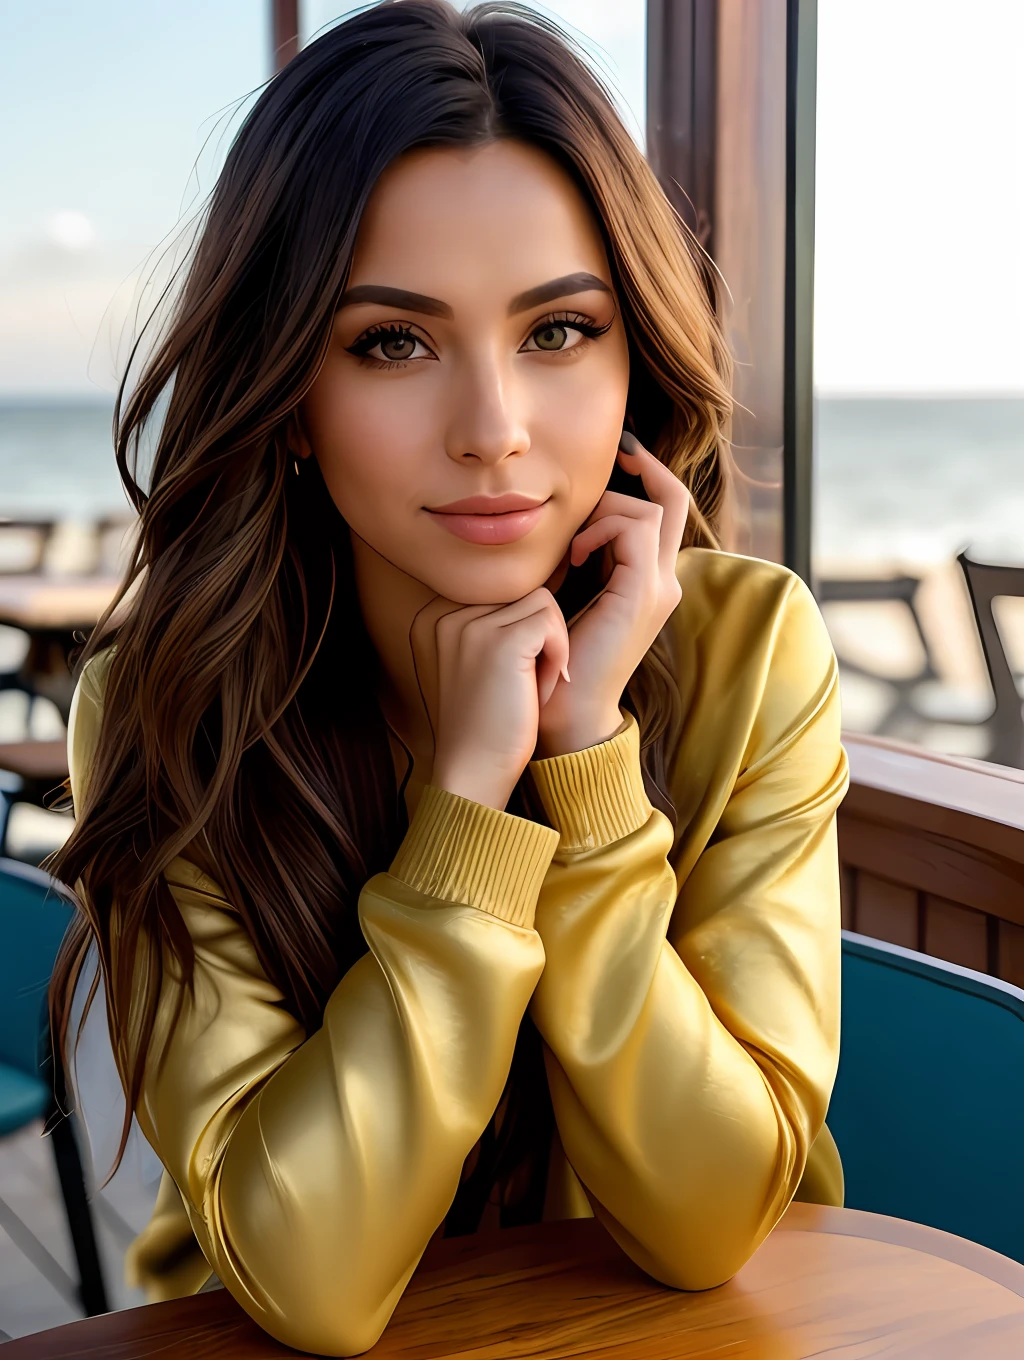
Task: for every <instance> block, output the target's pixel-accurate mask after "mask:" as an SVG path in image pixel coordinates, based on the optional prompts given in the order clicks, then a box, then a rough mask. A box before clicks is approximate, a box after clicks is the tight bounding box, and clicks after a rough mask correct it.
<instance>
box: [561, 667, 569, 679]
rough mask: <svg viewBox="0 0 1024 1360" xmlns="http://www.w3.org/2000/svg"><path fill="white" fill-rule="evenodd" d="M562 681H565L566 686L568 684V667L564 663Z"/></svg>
mask: <svg viewBox="0 0 1024 1360" xmlns="http://www.w3.org/2000/svg"><path fill="white" fill-rule="evenodd" d="M562 679H563V680H564V681H565V683H566V684H568V683H569V667H568V665H567V664H566V663H564V662H563V664H562Z"/></svg>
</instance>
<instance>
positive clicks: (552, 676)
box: [537, 606, 569, 708]
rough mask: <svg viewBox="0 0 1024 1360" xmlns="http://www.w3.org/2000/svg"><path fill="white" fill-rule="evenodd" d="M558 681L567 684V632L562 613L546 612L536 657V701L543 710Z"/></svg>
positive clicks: (558, 610)
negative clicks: (540, 645) (544, 625)
mask: <svg viewBox="0 0 1024 1360" xmlns="http://www.w3.org/2000/svg"><path fill="white" fill-rule="evenodd" d="M559 679H562V680H564V681H565V682H566V684H568V683H569V630H568V628H567V627H566V623H565V619H564V617H563V616H562V611H561V610H560V609H559V608H557V606H556V608H555V609H554V610H551V611H549V612H548V615H547V620H546V631H545V634H544V643H543V646H542V647H541V650H540V652H539V654H538V656H537V700H538V702H539V704H540V707H541V708H543V707H544V705H545V704H546V703H547V701H548V700H549V699H550V698H551V696H552V694H554V692H555V686H556V685H557V684H558V681H559Z"/></svg>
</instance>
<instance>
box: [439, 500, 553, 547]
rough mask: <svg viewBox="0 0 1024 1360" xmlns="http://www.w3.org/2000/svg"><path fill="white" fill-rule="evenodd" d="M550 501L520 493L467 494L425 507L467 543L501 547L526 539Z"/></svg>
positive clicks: (443, 526) (440, 522) (446, 527)
mask: <svg viewBox="0 0 1024 1360" xmlns="http://www.w3.org/2000/svg"><path fill="white" fill-rule="evenodd" d="M546 504H547V501H546V500H544V501H539V500H537V499H536V498H535V497H533V496H523V495H519V494H517V493H516V492H506V493H505V494H504V495H502V496H467V497H465V498H464V499H463V500H459V501H450V502H449V503H448V504H447V505H438V506H434V507H424V508H425V509H426V511H427V514H428V515H429V516H430V517H431V519H433V520H434V521H435V523H437V524H439V525H441V527H442V528H444V529H447V531H448V532H449V533H450V534H454V535H455V537H456V538H461V539H464V540H465V541H466V542H467V543H479V544H482V545H485V546H494V547H497V546H500V545H502V544H505V543H516V542H518V540H519V539H521V538H525V537H526V535H527V534H528V533H529V532H530V530H531V529H533V527H534V526H535V525H536V523H537V521H538V520H539V519H540V517H541V513H542V511H543V509H544V506H545V505H546Z"/></svg>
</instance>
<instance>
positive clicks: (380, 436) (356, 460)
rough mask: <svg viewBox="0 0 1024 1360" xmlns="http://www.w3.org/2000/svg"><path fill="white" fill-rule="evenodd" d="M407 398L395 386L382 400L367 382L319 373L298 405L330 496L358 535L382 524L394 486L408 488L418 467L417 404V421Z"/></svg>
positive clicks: (394, 503)
mask: <svg viewBox="0 0 1024 1360" xmlns="http://www.w3.org/2000/svg"><path fill="white" fill-rule="evenodd" d="M357 376H358V375H357ZM397 386H399V385H397V384H396V387H397ZM410 396H411V394H410ZM409 400H410V398H409V397H407V396H406V394H405V393H403V392H402V391H400V390H399V391H393V392H391V393H389V394H388V400H386V401H382V400H381V397H380V393H379V392H378V391H377V390H375V387H374V385H373V384H372V383H365V382H364V383H360V382H358V381H351V382H349V381H345V380H344V379H338V378H335V379H334V380H333V381H332V380H331V375H330V374H329V373H324V374H321V377H320V378H319V379H318V380H317V382H316V383H315V384H314V386H313V388H312V389H311V391H310V393H309V395H308V397H307V398H306V401H305V403H304V404H303V417H304V420H305V425H306V429H307V432H308V434H309V439H310V443H311V445H312V447H313V452H314V454H315V455H316V459H317V461H318V463H319V464H320V470H321V472H322V473H323V478H324V481H325V483H326V484H327V489H328V490H329V491H330V493H331V499H332V500H333V501H334V503H335V505H336V506H337V507H338V510H339V511H340V512H341V514H342V515H343V516H344V518H345V520H346V521H347V522H348V523H349V524H350V525H351V526H352V528H353V529H355V531H356V532H357V533H358V534H360V536H361V537H367V536H369V537H373V533H372V530H373V529H374V527H375V526H378V525H382V524H385V523H387V521H388V519H389V518H390V515H391V514H393V513H394V511H395V510H396V509H398V507H399V506H400V505H401V496H400V488H402V487H408V488H409V489H410V490H411V489H412V487H413V486H414V485H415V481H416V478H415V475H414V474H415V472H416V469H417V468H419V467H420V466H422V461H423V449H422V447H421V441H422V440H423V437H424V434H425V422H424V420H423V411H422V402H420V403H419V419H412V418H411V414H412V413H411V412H410V411H408V410H407V409H406V407H407V406H408V405H409Z"/></svg>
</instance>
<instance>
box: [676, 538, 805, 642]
mask: <svg viewBox="0 0 1024 1360" xmlns="http://www.w3.org/2000/svg"><path fill="white" fill-rule="evenodd" d="M676 577H677V579H678V581H679V584H680V586H681V587H682V592H683V593H682V598H681V599H680V601H679V604H678V606H677V608H676V610H675V612H674V615H673V624H674V629H675V631H676V632H677V633H682V634H685V635H687V636H691V637H695V636H700V637H703V638H704V639H705V642H706V645H709V646H715V645H722V644H724V643H727V642H728V641H729V637H726V636H724V635H723V627H722V625H723V624H728V626H729V629H730V636H731V637H732V639H733V640H734V641H735V640H737V639H738V638H739V637H740V636H742V637H743V638H744V640H745V641H746V642H750V641H753V640H754V639H755V638H758V637H763V638H765V639H766V640H767V638H769V637H770V636H771V635H773V634H774V633H776V632H777V630H778V628H779V626H780V623H781V622H782V621H783V620H785V624H786V627H787V628H789V629H793V628H796V629H799V630H804V631H806V632H808V633H810V634H815V635H817V636H818V637H821V638H825V639H827V632H826V630H825V625H824V621H823V620H822V618H821V614H820V612H819V610H818V606H817V603H816V602H815V599H814V596H813V595H812V594H811V592H810V590H809V589H808V588H807V586H806V584H805V583H804V581H803V580H802V579H801V578H800V577H799V576H798V575H797V574H796V572H794V571H791V570H790V569H789V567H784V566H781V565H780V564H779V563H778V562H768V561H765V560H764V559H763V558H760V557H743V556H741V555H740V554H739V553H728V552H719V551H716V550H714V549H711V548H686V549H684V550H683V551H682V552H681V553H680V554H679V557H678V559H677V563H676ZM830 650H831V649H830Z"/></svg>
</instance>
